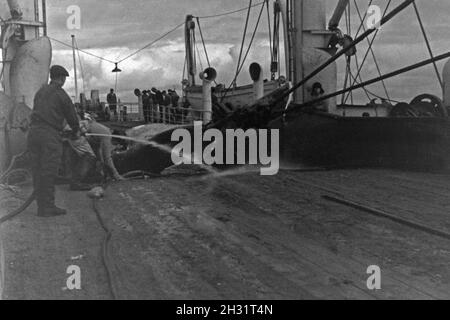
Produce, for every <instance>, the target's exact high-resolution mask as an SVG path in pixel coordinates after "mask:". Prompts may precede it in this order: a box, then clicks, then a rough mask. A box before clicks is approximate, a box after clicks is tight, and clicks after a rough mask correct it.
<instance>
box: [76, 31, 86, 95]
mask: <svg viewBox="0 0 450 320" xmlns="http://www.w3.org/2000/svg"><path fill="white" fill-rule="evenodd" d="M75 46H76V49H77V55H78V63H79V64H80V70H81V80H82V82H83V93H86V85H85V81H84V79H85V77H84V68H83V62H82V61H81V56H80V49H79V48H78V41H77V39H76V38H75Z"/></svg>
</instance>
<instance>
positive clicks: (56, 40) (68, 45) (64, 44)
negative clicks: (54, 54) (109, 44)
mask: <svg viewBox="0 0 450 320" xmlns="http://www.w3.org/2000/svg"><path fill="white" fill-rule="evenodd" d="M48 38H49V39H50V40H53V41H55V42H57V43H59V44H61V45H63V46H66V47H69V48H72V45H71V44H68V43H66V42H64V41H61V40H58V39H55V38H52V37H49V36H48ZM78 50H79V51H80V52H82V53H84V54H87V55H89V56H92V57H94V58H97V59H100V60H103V61H106V62H109V63H112V64H115V62H114V61H112V60H109V59H106V58H104V57H101V56H98V55H96V54H93V53H91V52H88V51H85V50H83V49H78Z"/></svg>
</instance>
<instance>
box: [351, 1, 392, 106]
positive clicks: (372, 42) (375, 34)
mask: <svg viewBox="0 0 450 320" xmlns="http://www.w3.org/2000/svg"><path fill="white" fill-rule="evenodd" d="M391 3H392V0H389V2H388V4H387V5H386V8H385V10H384V13H383V18H384V17H385V16H386V14H387V11H388V9H389V7H390V5H391ZM379 31H380V30H379V29H378V30H376V31H375V33H374V35H373V37H372V39H371V40H370V41H369V49H368V50H367V51H366V54H365V55H364V59H363V61H362V63H361V65H360V67H359V69H358V72H357V74H356V78H360V76H361V71H362V68H363V66H364V63H365V62H366V60H367V57H368V56H369V53H370V52H371V49H372V47H373V44H374V42H375V39H376V37H377V35H378V33H379ZM365 32H366V31H365ZM367 40H368V39H367ZM375 59H376V58H375ZM380 72H381V71H380ZM353 86H354V83H353V84H352V87H353ZM348 98H349V95H347V98H346V101H347V100H348ZM387 98H388V99H390V97H389V96H388V97H387Z"/></svg>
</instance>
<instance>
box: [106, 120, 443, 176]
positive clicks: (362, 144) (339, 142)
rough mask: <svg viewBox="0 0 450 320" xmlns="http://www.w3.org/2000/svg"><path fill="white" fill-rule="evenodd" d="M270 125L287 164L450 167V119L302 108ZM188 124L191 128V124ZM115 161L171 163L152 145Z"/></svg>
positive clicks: (150, 166) (131, 166) (130, 167)
mask: <svg viewBox="0 0 450 320" xmlns="http://www.w3.org/2000/svg"><path fill="white" fill-rule="evenodd" d="M224 127H226V126H223V127H222V129H223V128H224ZM230 127H232V126H228V128H230ZM270 127H271V128H274V129H279V130H280V137H281V143H280V157H281V162H282V163H284V164H296V165H298V164H300V165H304V166H322V167H342V168H344V167H360V168H364V167H385V168H402V169H408V170H433V171H447V170H449V168H450V120H448V119H443V118H349V117H339V116H332V115H329V114H322V113H302V114H299V115H296V117H295V118H293V119H288V120H287V121H285V122H284V123H283V121H281V119H279V120H275V121H273V122H271V123H270ZM187 129H188V130H190V131H192V127H187ZM219 129H220V128H219ZM172 132H173V130H169V131H166V132H164V133H161V134H159V135H157V136H155V137H154V138H153V139H152V140H151V141H154V142H157V143H159V144H163V145H165V146H167V147H169V148H172V147H174V146H175V145H176V143H174V142H171V141H170V140H171V134H172ZM114 162H115V164H116V166H117V168H118V170H119V172H120V173H125V172H130V171H135V170H144V171H148V172H153V173H160V172H161V171H163V170H164V169H166V168H168V167H170V166H172V165H173V163H172V161H171V154H170V153H169V152H167V151H162V150H161V149H159V148H156V147H154V146H148V145H145V146H144V145H140V146H136V147H134V148H132V149H130V150H128V151H127V152H124V153H122V154H118V155H115V157H114ZM221 168H223V166H222V167H221Z"/></svg>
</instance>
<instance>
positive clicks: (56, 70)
mask: <svg viewBox="0 0 450 320" xmlns="http://www.w3.org/2000/svg"><path fill="white" fill-rule="evenodd" d="M61 76H63V77H68V76H69V72H68V71H67V70H66V68H64V67H62V66H58V65H54V66H52V67H51V68H50V78H52V79H54V78H57V77H61Z"/></svg>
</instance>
